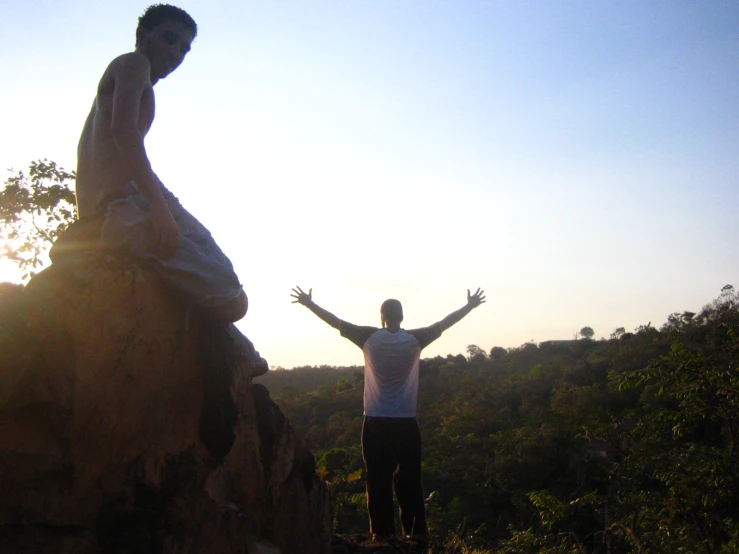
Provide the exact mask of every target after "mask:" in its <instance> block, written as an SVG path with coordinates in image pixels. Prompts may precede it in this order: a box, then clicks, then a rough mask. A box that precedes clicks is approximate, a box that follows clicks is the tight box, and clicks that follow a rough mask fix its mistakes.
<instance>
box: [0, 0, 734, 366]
mask: <svg viewBox="0 0 739 554" xmlns="http://www.w3.org/2000/svg"><path fill="white" fill-rule="evenodd" d="M178 5H179V6H181V7H182V8H184V9H186V10H187V11H188V12H189V13H190V14H191V15H192V16H193V17H194V19H195V20H196V21H197V22H198V25H199V32H198V37H197V38H196V40H195V42H194V43H193V47H192V51H191V52H190V54H188V56H187V58H186V59H185V62H184V63H183V64H182V66H181V67H180V68H179V69H178V70H177V71H176V72H175V73H173V74H172V75H170V76H169V77H167V78H166V79H165V80H163V81H161V82H160V83H158V84H157V85H156V87H155V94H156V98H157V116H156V120H155V122H154V125H153V127H152V130H151V132H150V133H149V135H148V137H147V139H146V148H147V152H148V155H149V158H150V160H151V163H152V166H153V168H154V171H155V172H156V173H157V174H158V175H159V177H160V178H161V180H162V181H163V182H164V183H165V184H166V185H167V186H168V188H169V189H170V190H172V192H174V194H175V195H177V196H178V197H179V198H180V200H181V201H182V203H183V205H184V206H185V207H187V208H188V209H189V210H190V211H191V212H192V213H193V214H194V215H195V216H196V217H198V218H199V219H200V220H201V222H203V223H204V224H205V225H206V226H207V227H208V228H209V229H210V231H211V232H212V234H213V236H214V237H215V238H216V240H217V242H218V243H219V244H220V245H221V247H222V248H223V250H224V251H225V252H226V253H227V254H228V255H229V257H230V258H231V260H232V261H233V263H234V267H235V269H236V271H237V273H238V274H239V277H240V279H241V281H242V283H243V285H244V289H245V291H246V292H247V295H248V297H249V301H250V308H249V313H248V314H247V315H246V317H245V318H244V319H243V320H242V321H240V322H239V323H238V327H239V328H240V329H241V330H242V331H243V332H244V333H245V334H246V335H247V336H249V337H250V338H251V339H252V341H253V342H254V343H255V345H256V347H257V349H258V350H259V351H260V352H261V354H262V355H263V356H264V357H265V358H266V359H267V360H268V362H269V363H270V365H272V366H278V367H284V368H292V367H297V366H304V365H322V364H328V365H361V364H362V363H363V362H362V353H361V351H359V349H358V348H357V347H356V346H354V345H353V344H351V343H350V342H349V341H347V340H345V339H342V338H340V336H339V334H338V332H337V331H336V330H334V329H332V328H331V327H329V326H327V325H326V324H325V323H323V322H322V321H320V320H319V319H318V318H316V317H315V316H314V315H313V314H311V313H310V312H309V311H308V310H307V309H306V308H304V307H302V306H300V305H297V304H292V303H291V300H292V299H291V298H290V292H291V289H292V288H293V287H294V286H296V285H299V286H301V287H303V288H304V289H305V290H308V289H310V288H312V289H313V299H314V301H315V302H316V303H318V304H319V305H321V306H323V307H324V308H326V309H328V310H329V311H331V312H332V313H334V314H336V315H337V316H338V317H340V318H342V319H344V320H347V321H350V322H352V323H356V324H360V325H378V326H379V324H380V320H379V307H380V304H381V303H382V301H383V300H385V299H386V298H398V299H400V300H401V302H402V303H403V306H404V311H405V321H404V322H403V325H404V327H406V328H416V327H423V326H426V325H430V324H432V323H434V322H436V321H439V320H440V319H442V318H443V317H444V316H446V315H447V314H448V313H450V312H452V311H454V310H456V309H458V308H460V307H462V306H463V305H464V304H465V303H466V300H467V290H468V289H471V290H472V291H473V292H474V290H475V289H476V288H477V287H481V288H483V289H484V290H485V292H486V296H487V302H486V303H485V304H483V305H482V306H481V307H479V308H477V309H476V310H474V311H473V312H472V313H471V314H470V315H468V316H467V317H466V318H465V319H463V320H462V321H461V322H459V323H458V324H457V325H456V326H454V327H452V328H451V329H449V330H448V331H446V332H445V333H444V335H443V336H442V337H441V338H440V339H438V340H437V341H436V342H435V343H433V344H432V345H430V346H429V347H428V348H427V349H426V350H424V352H423V356H424V357H433V356H437V355H441V356H445V355H447V354H460V353H462V354H464V353H465V352H466V347H467V346H468V345H470V344H475V345H477V346H479V347H481V348H483V349H484V350H487V351H489V350H490V349H491V348H492V347H494V346H503V347H517V346H520V345H521V344H523V343H526V342H529V341H534V342H541V341H545V340H552V339H571V338H573V337H574V336H575V334H576V333H577V332H578V330H580V329H581V328H582V327H584V326H590V327H592V328H593V329H594V330H595V337H596V338H600V337H606V338H607V337H608V336H609V335H610V334H611V333H612V332H613V331H614V330H615V329H616V328H618V327H624V328H625V329H626V330H633V329H634V328H636V327H637V326H639V325H645V324H647V323H651V324H652V325H654V326H657V327H659V326H660V325H662V323H664V322H665V321H666V319H667V316H668V315H669V314H671V313H673V312H682V311H685V310H690V311H698V310H700V308H701V307H702V306H703V305H705V304H707V303H708V302H710V301H711V300H712V299H714V298H716V297H717V296H718V294H719V292H720V290H721V287H723V286H724V285H726V284H733V285H735V286H739V241H738V240H737V237H739V218H737V207H738V206H739V156H737V154H738V153H739V125H738V123H739V101H738V100H739V2H736V1H734V0H725V1H716V0H703V1H701V2H695V1H694V0H691V1H682V0H674V1H671V2H663V1H651V0H643V1H629V0H626V1H624V0H618V1H605V0H602V1H601V0H595V1H593V0H587V1H586V0H581V1H571V0H559V1H557V2H551V1H549V0H532V1H526V0H521V1H512V0H511V1H482V0H477V1H468V0H455V1H454V2H450V1H438V0H424V1H417V0H373V1H351V0H343V1H341V2H339V1H335V0H312V1H308V0H305V1H298V0H270V1H266V0H261V1H251V0H246V1H244V0H239V1H235V0H223V1H213V0H209V1H207V2H206V1H203V0H187V1H183V2H180V3H179V4H178ZM146 6H147V2H136V1H131V0H119V1H117V2H98V1H93V0H54V1H51V0H24V1H20V0H6V1H5V2H4V4H3V10H2V12H3V15H2V17H0V67H2V74H3V82H4V83H5V84H4V85H3V86H2V97H3V98H2V99H3V101H2V102H0V121H2V128H3V130H2V132H0V171H4V170H5V169H9V168H13V169H16V170H18V169H23V168H25V167H27V166H28V164H29V162H30V161H32V160H36V159H41V158H48V159H51V160H54V161H56V162H57V163H58V164H59V165H61V166H62V167H64V168H66V169H74V167H75V165H76V147H77V141H78V139H79V134H80V131H81V128H82V124H83V122H84V120H85V118H86V116H87V114H88V112H89V110H90V106H91V104H92V101H93V98H94V95H95V90H96V86H97V82H98V80H99V79H100V77H101V75H102V73H103V71H104V69H105V67H106V66H107V64H108V63H109V62H110V61H111V60H112V59H113V58H114V57H116V56H118V55H120V54H123V53H125V52H128V51H131V50H132V49H133V47H134V37H135V29H136V22H137V18H138V16H139V15H140V14H141V13H142V12H143V10H144V9H145V8H146ZM8 175H9V173H5V174H4V176H3V180H4V179H5V178H6V177H7V176H8ZM0 278H2V279H10V280H12V279H14V276H13V273H12V272H11V271H10V270H9V269H8V266H7V264H6V265H3V264H0Z"/></svg>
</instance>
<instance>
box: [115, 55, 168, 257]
mask: <svg viewBox="0 0 739 554" xmlns="http://www.w3.org/2000/svg"><path fill="white" fill-rule="evenodd" d="M119 61H120V65H119V66H118V67H117V68H116V71H115V73H114V79H115V88H114V91H113V108H112V114H111V123H110V131H111V134H112V137H113V141H114V142H115V145H116V148H117V149H118V152H119V153H120V155H121V157H122V158H123V161H124V163H125V164H126V165H127V166H128V168H129V169H130V171H131V177H132V178H133V179H134V180H135V181H136V185H137V186H138V187H139V190H141V192H142V193H143V195H144V197H145V198H146V200H147V201H148V202H149V205H150V210H151V212H150V213H151V222H152V231H153V237H152V241H153V244H152V246H153V248H154V249H155V250H156V252H157V254H158V255H159V256H161V257H162V258H169V257H171V256H172V255H173V254H174V252H175V250H176V249H177V246H178V245H179V229H178V227H177V224H176V223H175V221H174V218H173V217H172V214H171V213H170V211H169V208H168V207H167V204H166V202H165V200H164V197H163V196H162V191H161V189H160V186H159V179H158V178H157V176H156V175H155V174H154V172H153V171H152V169H151V163H150V162H149V158H148V156H147V155H146V148H145V147H144V133H143V132H142V129H141V128H140V125H141V120H140V118H141V102H142V98H143V96H144V93H145V92H146V90H147V89H150V88H151V87H152V84H151V76H150V72H151V66H150V64H149V61H148V60H147V59H146V58H145V57H144V56H142V55H140V54H138V53H132V54H127V55H125V56H123V57H122V58H121V59H120V60H119ZM152 109H153V105H152ZM152 115H153V114H152ZM152 115H148V114H147V117H148V121H146V122H145V125H146V126H147V129H146V130H147V131H148V126H149V125H150V124H151V117H152Z"/></svg>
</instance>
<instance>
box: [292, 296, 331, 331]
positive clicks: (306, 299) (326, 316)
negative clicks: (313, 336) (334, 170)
mask: <svg viewBox="0 0 739 554" xmlns="http://www.w3.org/2000/svg"><path fill="white" fill-rule="evenodd" d="M290 296H292V297H293V298H294V299H295V300H293V304H302V305H303V306H305V307H306V308H308V309H309V310H310V311H311V312H313V313H314V314H316V315H317V316H318V317H320V318H321V319H322V320H323V321H325V322H326V323H328V324H329V325H330V326H331V327H333V328H334V329H338V328H339V327H340V326H341V320H340V319H339V318H338V317H336V316H335V315H334V314H332V313H331V312H329V311H328V310H324V309H323V308H321V307H320V306H319V305H318V304H316V303H315V302H313V289H309V290H308V292H307V293H306V292H303V289H301V288H300V287H295V288H294V289H293V293H292V294H291V295H290Z"/></svg>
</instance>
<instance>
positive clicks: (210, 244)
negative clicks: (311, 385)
mask: <svg viewBox="0 0 739 554" xmlns="http://www.w3.org/2000/svg"><path fill="white" fill-rule="evenodd" d="M196 34H197V25H196V23H195V21H194V20H193V19H192V18H191V17H190V15H189V14H188V13H187V12H185V11H184V10H182V9H180V8H178V7H175V6H170V5H166V4H157V5H154V6H150V7H149V8H148V9H147V10H146V11H145V12H144V14H143V15H142V16H141V17H140V18H139V24H138V28H137V29H136V48H135V50H134V51H133V52H129V53H127V54H123V55H122V56H118V57H117V58H115V59H114V60H113V61H112V62H111V63H110V65H108V68H107V69H106V70H105V72H104V73H103V76H102V78H101V80H100V83H99V84H98V89H97V95H96V97H95V101H94V102H93V105H92V110H91V111H90V115H89V116H88V117H87V121H86V122H85V126H84V128H83V130H82V136H81V137H80V142H79V146H78V149H77V181H76V192H77V207H78V212H79V217H80V220H81V224H83V225H84V224H85V222H92V221H95V220H98V221H102V230H101V232H100V235H101V238H100V242H101V243H102V244H103V245H105V246H108V247H114V248H120V249H124V250H126V251H128V252H130V253H132V254H134V255H135V256H137V257H138V258H140V259H142V260H144V261H145V262H146V263H147V264H148V265H150V266H151V267H153V268H154V269H155V270H156V271H157V272H158V273H159V274H160V275H161V276H162V277H163V279H164V280H165V281H166V282H167V283H168V284H170V285H171V286H173V287H175V288H176V289H178V290H179V291H181V292H183V293H184V294H185V295H186V296H187V297H188V298H190V299H191V300H192V301H194V302H195V303H196V304H198V305H199V306H202V307H204V308H206V309H207V310H208V311H209V312H210V313H212V314H213V315H214V316H215V317H216V318H217V319H218V320H220V321H222V322H224V323H227V324H229V333H230V334H231V335H232V336H233V337H234V339H235V340H236V341H237V343H239V346H240V348H241V350H242V351H244V353H245V354H247V356H248V357H249V359H250V361H251V362H252V365H254V366H255V368H254V369H255V371H256V372H257V373H258V374H259V373H263V372H265V371H266V370H267V363H266V362H265V361H264V359H262V358H260V357H259V355H258V353H257V352H256V351H255V350H254V347H253V346H252V344H251V342H249V340H248V339H247V338H246V337H244V336H243V335H242V334H241V333H240V332H239V331H238V330H237V329H236V328H235V327H234V326H233V325H232V322H234V321H238V320H239V319H241V318H242V317H244V315H245V314H246V311H247V308H248V301H247V297H246V294H245V293H244V290H243V289H242V287H241V284H240V283H239V279H238V277H237V276H236V273H234V270H233V266H232V264H231V262H230V260H229V259H228V258H227V257H226V256H225V255H224V253H223V252H222V251H221V249H220V248H219V247H218V245H217V244H216V243H215V241H214V240H213V238H212V237H211V235H210V233H209V232H208V230H207V229H206V228H205V227H203V225H201V224H200V222H198V221H197V220H196V219H195V218H194V217H193V216H192V215H191V214H190V213H188V212H187V210H185V209H184V208H183V207H182V206H181V205H180V203H179V201H178V200H177V198H175V196H174V195H173V194H172V193H171V192H169V191H168V190H167V189H166V188H165V187H164V185H163V184H162V183H161V181H160V180H159V178H158V177H157V176H156V174H155V173H154V171H152V168H151V164H150V163H149V159H148V157H147V154H146V149H145V147H144V137H145V136H146V134H147V133H148V132H149V129H150V128H151V125H152V122H153V121H154V85H156V84H157V82H159V80H160V79H164V78H165V77H167V76H168V75H169V74H170V73H172V72H173V71H174V70H175V69H177V67H179V65H180V64H181V63H182V61H183V60H184V59H185V56H186V55H187V53H188V52H189V51H190V46H191V44H192V41H193V40H194V38H195V36H196Z"/></svg>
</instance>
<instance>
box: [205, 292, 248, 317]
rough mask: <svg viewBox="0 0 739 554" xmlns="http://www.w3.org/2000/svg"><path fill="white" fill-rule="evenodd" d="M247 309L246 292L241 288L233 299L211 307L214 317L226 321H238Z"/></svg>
mask: <svg viewBox="0 0 739 554" xmlns="http://www.w3.org/2000/svg"><path fill="white" fill-rule="evenodd" d="M248 309H249V299H248V298H247V297H246V293H245V292H244V291H243V290H242V291H241V294H239V295H238V296H237V297H236V298H234V299H233V300H231V301H229V302H226V303H225V304H222V305H220V306H218V307H216V308H214V309H213V312H214V313H215V315H216V317H217V318H218V319H220V320H222V321H225V322H226V323H233V322H234V321H238V320H240V319H241V318H243V317H244V316H245V315H246V312H247V310H248Z"/></svg>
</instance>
